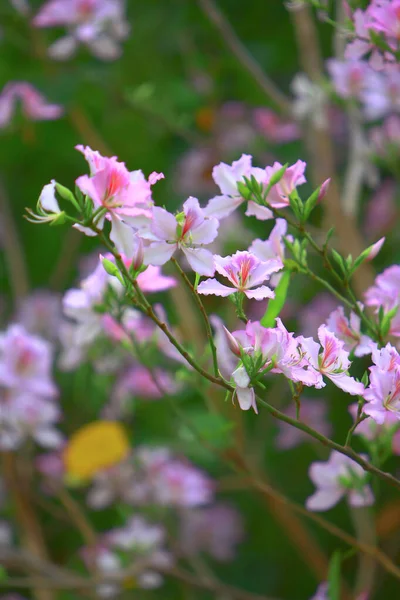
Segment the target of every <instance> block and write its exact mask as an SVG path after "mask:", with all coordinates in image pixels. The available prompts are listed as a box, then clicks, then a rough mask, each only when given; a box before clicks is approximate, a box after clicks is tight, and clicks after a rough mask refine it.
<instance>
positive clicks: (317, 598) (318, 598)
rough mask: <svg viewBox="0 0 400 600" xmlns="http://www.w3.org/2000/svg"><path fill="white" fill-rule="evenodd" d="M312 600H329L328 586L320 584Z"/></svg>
mask: <svg viewBox="0 0 400 600" xmlns="http://www.w3.org/2000/svg"><path fill="white" fill-rule="evenodd" d="M310 600H329V599H328V584H327V582H326V581H323V582H322V583H320V584H319V586H318V588H317V590H316V592H315V594H314V596H313V597H312V598H310Z"/></svg>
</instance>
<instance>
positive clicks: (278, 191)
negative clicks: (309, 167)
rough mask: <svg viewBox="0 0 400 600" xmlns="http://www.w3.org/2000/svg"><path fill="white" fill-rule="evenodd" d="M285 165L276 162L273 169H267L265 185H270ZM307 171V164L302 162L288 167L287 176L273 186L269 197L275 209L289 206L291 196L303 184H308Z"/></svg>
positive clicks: (268, 200)
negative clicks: (305, 174)
mask: <svg viewBox="0 0 400 600" xmlns="http://www.w3.org/2000/svg"><path fill="white" fill-rule="evenodd" d="M282 167H283V165H281V163H279V162H275V163H274V164H273V165H272V167H266V169H265V172H266V180H265V184H268V182H269V181H270V179H271V177H272V175H275V173H277V171H279V170H280V169H282ZM305 169H306V163H305V162H304V161H302V160H298V161H297V162H296V163H295V164H294V165H291V166H290V167H288V168H287V169H286V171H285V174H284V175H283V177H282V178H281V180H280V181H279V183H277V184H276V185H274V186H273V188H272V189H271V191H270V193H269V194H268V197H267V202H268V203H269V204H271V206H273V207H274V208H285V207H286V206H289V196H290V194H291V193H292V192H293V191H294V190H295V189H296V188H297V187H298V186H299V185H302V184H303V183H306V178H305V176H304V171H305Z"/></svg>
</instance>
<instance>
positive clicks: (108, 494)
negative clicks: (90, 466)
mask: <svg viewBox="0 0 400 600" xmlns="http://www.w3.org/2000/svg"><path fill="white" fill-rule="evenodd" d="M135 475H136V473H135V468H134V466H133V464H132V459H131V458H129V459H128V460H125V461H123V462H120V463H118V464H117V465H114V466H112V467H110V468H108V469H105V470H104V471H98V472H97V473H96V474H95V475H94V477H93V482H92V486H91V488H90V490H89V493H88V495H87V503H88V505H89V506H90V508H93V509H94V510H101V509H103V508H106V507H107V506H110V505H111V504H113V503H114V502H122V503H124V504H132V503H133V498H134V495H135V491H134V488H135V485H136V481H135Z"/></svg>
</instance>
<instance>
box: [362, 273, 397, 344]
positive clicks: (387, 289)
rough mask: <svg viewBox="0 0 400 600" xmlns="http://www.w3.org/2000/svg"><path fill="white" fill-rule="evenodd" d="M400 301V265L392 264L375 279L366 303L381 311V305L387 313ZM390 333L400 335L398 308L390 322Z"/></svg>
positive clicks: (366, 296)
mask: <svg viewBox="0 0 400 600" xmlns="http://www.w3.org/2000/svg"><path fill="white" fill-rule="evenodd" d="M399 302H400V266H399V265H392V266H391V267H388V268H387V269H385V270H384V271H383V273H381V274H380V275H378V277H377V278H376V279H375V285H373V286H372V287H370V288H369V289H368V290H367V291H366V292H365V304H366V305H367V306H373V307H375V308H376V312H377V313H378V312H379V309H380V307H382V308H383V311H384V312H385V313H387V312H389V311H391V310H393V309H395V308H396V307H398V306H399ZM389 333H390V334H391V335H393V336H396V337H399V336H400V313H399V311H398V310H397V312H396V313H395V315H394V317H393V318H392V320H391V323H390V331H389Z"/></svg>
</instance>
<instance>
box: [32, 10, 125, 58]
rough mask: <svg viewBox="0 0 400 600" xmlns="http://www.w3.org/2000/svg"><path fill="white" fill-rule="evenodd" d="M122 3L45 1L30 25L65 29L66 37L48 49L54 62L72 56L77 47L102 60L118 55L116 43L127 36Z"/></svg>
mask: <svg viewBox="0 0 400 600" xmlns="http://www.w3.org/2000/svg"><path fill="white" fill-rule="evenodd" d="M124 4H125V3H124V1H123V0H48V1H47V2H45V4H44V5H43V6H42V8H41V9H40V10H39V12H38V14H37V15H36V16H35V18H34V19H33V21H32V23H33V25H34V26H35V27H66V28H67V35H65V36H64V37H62V38H59V39H58V40H56V41H55V42H54V43H53V44H52V45H51V46H50V48H49V49H48V53H49V55H50V56H51V57H52V58H54V59H55V60H66V59H68V58H70V57H71V56H73V54H75V52H76V50H77V48H78V46H79V44H84V45H86V46H87V47H88V48H89V50H90V51H91V52H92V53H93V54H94V55H95V56H96V57H97V58H100V59H102V60H115V59H116V58H118V57H119V56H120V55H121V49H120V42H121V41H123V40H125V39H126V38H127V37H128V34H129V30H130V27H129V24H128V22H127V21H126V19H125V15H124V12H125V9H124Z"/></svg>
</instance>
